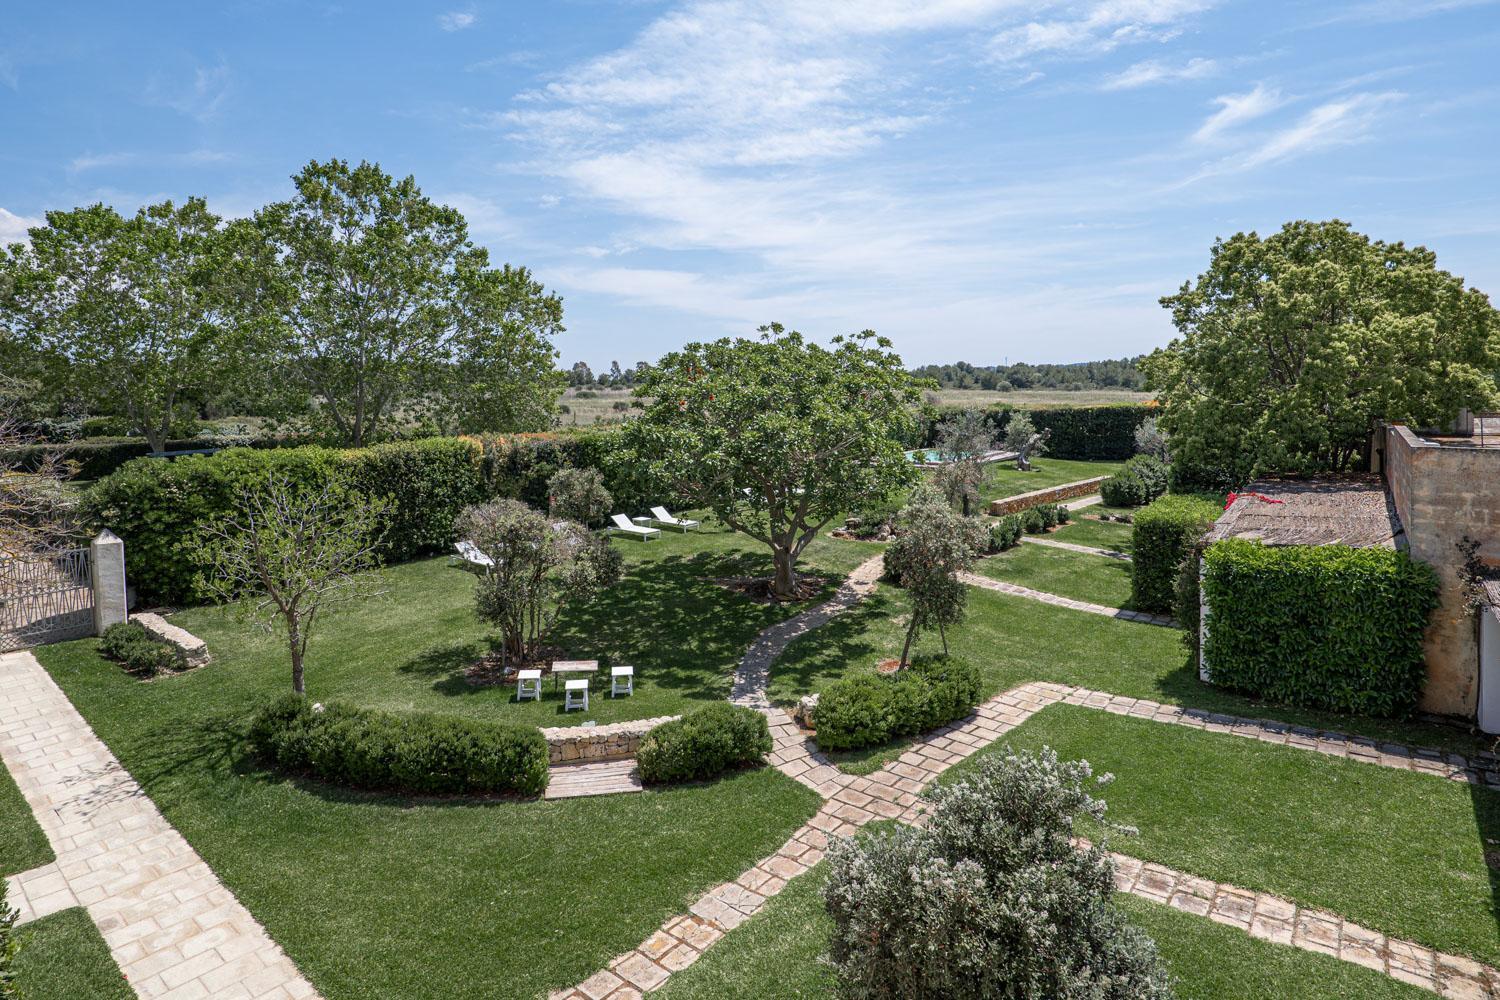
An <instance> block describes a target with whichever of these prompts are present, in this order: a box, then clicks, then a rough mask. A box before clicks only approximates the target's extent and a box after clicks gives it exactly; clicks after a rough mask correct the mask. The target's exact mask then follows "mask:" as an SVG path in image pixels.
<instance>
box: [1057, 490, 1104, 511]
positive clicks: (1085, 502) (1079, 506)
mask: <svg viewBox="0 0 1500 1000" xmlns="http://www.w3.org/2000/svg"><path fill="white" fill-rule="evenodd" d="M1103 502H1104V498H1103V497H1101V496H1100V495H1099V494H1097V493H1094V494H1091V495H1089V496H1086V497H1079V498H1078V499H1077V500H1069V501H1067V502H1066V503H1064V504H1063V506H1064V507H1066V508H1068V509H1069V510H1083V508H1085V507H1095V506H1098V505H1099V504H1101V503H1103Z"/></svg>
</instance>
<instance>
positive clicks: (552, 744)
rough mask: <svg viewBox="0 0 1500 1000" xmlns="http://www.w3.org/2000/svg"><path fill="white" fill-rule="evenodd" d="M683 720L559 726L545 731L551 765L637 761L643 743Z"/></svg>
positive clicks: (665, 718)
mask: <svg viewBox="0 0 1500 1000" xmlns="http://www.w3.org/2000/svg"><path fill="white" fill-rule="evenodd" d="M676 718H680V716H676V715H662V716H658V717H657V718H654V719H635V720H633V721H631V722H612V723H610V724H609V725H607V726H556V727H553V728H551V729H543V730H542V735H543V736H545V737H546V738H547V748H548V751H549V755H550V763H552V764H576V763H578V762H580V761H586V760H621V759H623V758H626V757H634V756H635V754H636V751H637V750H639V749H640V747H641V739H642V738H643V737H644V736H645V735H646V734H647V733H649V732H650V731H651V730H653V729H655V728H656V727H657V726H659V725H661V724H662V723H663V722H671V721H672V720H673V719H676Z"/></svg>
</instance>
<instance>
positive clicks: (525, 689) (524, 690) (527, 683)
mask: <svg viewBox="0 0 1500 1000" xmlns="http://www.w3.org/2000/svg"><path fill="white" fill-rule="evenodd" d="M527 698H532V699H535V700H536V701H541V700H542V672H541V671H540V670H522V671H520V672H519V673H517V674H516V701H525V700H526V699H527Z"/></svg>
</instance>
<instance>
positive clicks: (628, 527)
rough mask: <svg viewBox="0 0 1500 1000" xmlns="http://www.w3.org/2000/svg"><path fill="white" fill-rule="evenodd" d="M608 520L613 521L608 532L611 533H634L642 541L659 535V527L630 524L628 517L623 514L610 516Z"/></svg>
mask: <svg viewBox="0 0 1500 1000" xmlns="http://www.w3.org/2000/svg"><path fill="white" fill-rule="evenodd" d="M610 520H611V521H613V522H615V525H614V527H613V528H610V529H609V533H610V534H611V535H613V534H616V533H618V534H621V535H634V536H635V537H636V538H639V539H640V540H641V541H643V542H649V541H651V539H653V538H659V537H661V529H660V528H643V527H641V526H640V525H639V524H631V523H630V518H628V517H626V516H625V515H624V514H616V515H614V516H613V517H611V518H610Z"/></svg>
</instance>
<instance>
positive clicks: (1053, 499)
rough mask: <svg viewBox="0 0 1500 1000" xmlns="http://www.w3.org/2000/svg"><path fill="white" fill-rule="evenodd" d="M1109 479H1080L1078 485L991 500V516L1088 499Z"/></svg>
mask: <svg viewBox="0 0 1500 1000" xmlns="http://www.w3.org/2000/svg"><path fill="white" fill-rule="evenodd" d="M1108 478H1109V477H1108V476H1095V477H1094V478H1093V479H1080V480H1078V481H1077V482H1076V483H1063V484H1062V485H1061V486H1049V487H1048V488H1047V489H1045V490H1032V491H1031V492H1030V493H1018V494H1016V495H1015V496H1013V497H1001V498H1000V499H999V500H991V501H990V508H989V509H990V514H991V515H992V516H994V517H1001V516H1003V515H1005V514H1014V513H1016V512H1017V511H1022V510H1026V509H1027V508H1028V507H1035V506H1037V505H1038V504H1044V503H1061V502H1062V501H1064V500H1072V499H1074V498H1076V497H1086V496H1088V495H1089V494H1091V493H1098V492H1099V484H1100V483H1102V482H1104V481H1105V480H1106V479H1108Z"/></svg>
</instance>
